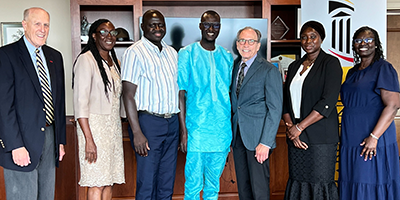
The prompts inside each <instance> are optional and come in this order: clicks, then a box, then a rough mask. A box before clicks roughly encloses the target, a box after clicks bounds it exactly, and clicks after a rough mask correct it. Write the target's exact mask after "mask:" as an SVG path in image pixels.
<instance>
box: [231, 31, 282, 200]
mask: <svg viewBox="0 0 400 200" xmlns="http://www.w3.org/2000/svg"><path fill="white" fill-rule="evenodd" d="M260 39H261V33H260V31H259V30H257V29H254V28H251V27H245V28H243V29H241V30H239V32H238V34H237V41H236V45H237V49H238V51H239V54H240V55H241V60H239V61H237V62H236V63H235V65H234V69H233V73H232V84H231V101H232V111H233V117H232V128H233V141H232V148H233V156H234V160H235V169H236V177H237V185H238V192H239V199H241V200H252V199H256V200H260V199H269V195H270V194H269V160H268V158H269V155H270V154H271V152H272V149H273V148H275V147H276V144H275V136H276V133H277V131H278V127H279V122H280V119H281V115H282V77H281V74H280V73H279V70H278V69H277V68H276V67H275V66H274V65H272V64H271V63H269V62H267V61H266V60H265V59H263V58H262V57H261V56H259V55H257V52H258V50H259V49H260V45H261V44H260Z"/></svg>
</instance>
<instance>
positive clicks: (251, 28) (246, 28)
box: [236, 26, 261, 42]
mask: <svg viewBox="0 0 400 200" xmlns="http://www.w3.org/2000/svg"><path fill="white" fill-rule="evenodd" d="M244 30H253V31H254V32H256V34H257V41H258V42H260V40H261V32H260V31H259V30H258V29H256V28H253V27H251V26H246V27H244V28H242V29H240V30H239V31H238V33H237V35H236V40H238V39H239V36H240V34H241V33H242V32H243V31H244Z"/></svg>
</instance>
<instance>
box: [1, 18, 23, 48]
mask: <svg viewBox="0 0 400 200" xmlns="http://www.w3.org/2000/svg"><path fill="white" fill-rule="evenodd" d="M23 35H24V28H23V27H22V23H21V22H1V46H4V45H6V44H10V43H13V42H16V41H18V40H19V39H20V38H21V37H22V36H23Z"/></svg>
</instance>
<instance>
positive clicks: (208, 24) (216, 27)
mask: <svg viewBox="0 0 400 200" xmlns="http://www.w3.org/2000/svg"><path fill="white" fill-rule="evenodd" d="M201 24H203V26H204V28H205V29H209V28H210V27H211V26H212V27H213V28H214V29H219V28H221V23H218V22H217V23H209V22H202V23H201Z"/></svg>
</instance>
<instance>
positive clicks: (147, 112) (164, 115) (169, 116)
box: [138, 110, 176, 119]
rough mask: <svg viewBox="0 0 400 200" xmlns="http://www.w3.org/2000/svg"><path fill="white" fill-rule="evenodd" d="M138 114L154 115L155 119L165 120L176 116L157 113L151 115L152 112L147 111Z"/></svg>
mask: <svg viewBox="0 0 400 200" xmlns="http://www.w3.org/2000/svg"><path fill="white" fill-rule="evenodd" d="M138 112H139V113H144V114H148V115H154V116H156V117H162V118H165V119H169V118H171V117H173V116H175V115H176V113H165V114H158V113H153V112H150V111H147V110H139V111H138Z"/></svg>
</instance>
